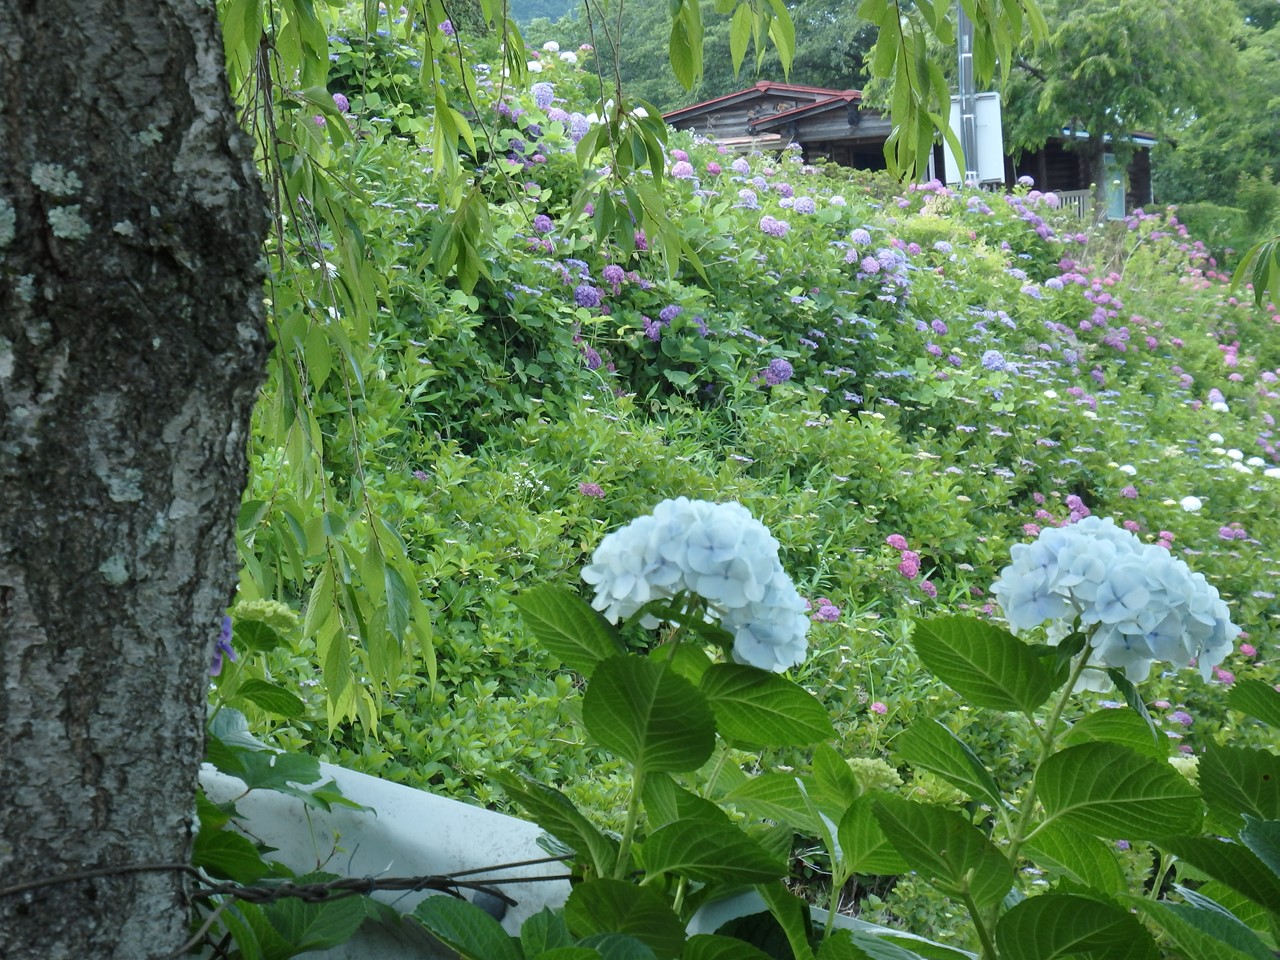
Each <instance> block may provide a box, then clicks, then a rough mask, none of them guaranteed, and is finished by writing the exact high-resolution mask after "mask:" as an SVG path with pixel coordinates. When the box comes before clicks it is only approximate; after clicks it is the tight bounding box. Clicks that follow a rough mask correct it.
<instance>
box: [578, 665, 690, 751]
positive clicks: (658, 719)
mask: <svg viewBox="0 0 1280 960" xmlns="http://www.w3.org/2000/svg"><path fill="white" fill-rule="evenodd" d="M582 719H583V722H584V723H585V724H586V727H587V731H588V732H589V733H590V734H591V736H592V737H593V738H595V740H596V741H597V742H598V743H599V744H600V745H601V746H603V747H605V748H607V749H609V750H612V751H613V752H614V753H616V754H618V755H619V756H620V757H622V758H623V759H625V760H628V761H630V762H631V763H632V764H634V765H635V767H636V769H637V770H639V771H643V772H645V773H648V772H650V771H652V770H665V771H667V772H670V773H678V772H681V771H687V770H696V769H698V767H700V766H702V764H703V763H704V762H705V761H706V759H707V758H708V757H709V756H711V751H712V749H713V748H714V747H715V719H714V717H713V715H712V713H711V708H710V707H709V706H708V705H707V702H706V700H705V698H704V697H703V696H702V694H701V693H699V692H698V688H697V687H695V686H694V685H693V684H691V683H690V682H689V681H688V680H686V679H685V678H684V677H682V676H680V675H679V674H678V673H676V672H675V671H674V670H671V669H670V668H669V667H668V666H667V665H666V664H660V663H652V662H650V661H648V660H646V659H644V658H643V657H638V656H635V655H633V654H623V655H620V656H615V657H610V658H609V659H608V660H605V661H603V662H602V663H601V664H600V665H599V666H598V667H596V669H595V672H594V673H592V675H591V682H590V683H589V684H588V686H587V692H586V695H585V696H584V697H583V698H582Z"/></svg>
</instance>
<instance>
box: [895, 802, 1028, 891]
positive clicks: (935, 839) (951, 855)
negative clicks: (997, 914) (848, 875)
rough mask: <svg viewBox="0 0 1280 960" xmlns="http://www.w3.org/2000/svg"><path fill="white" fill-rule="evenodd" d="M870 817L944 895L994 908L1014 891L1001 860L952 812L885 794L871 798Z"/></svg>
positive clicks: (981, 836)
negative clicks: (873, 816)
mask: <svg viewBox="0 0 1280 960" xmlns="http://www.w3.org/2000/svg"><path fill="white" fill-rule="evenodd" d="M872 811H873V812H874V813H875V817H876V820H877V822H878V823H879V824H880V829H882V830H883V831H884V832H885V836H887V837H888V838H889V841H890V842H891V843H892V844H893V845H894V848H895V849H896V850H897V851H898V853H900V854H901V855H902V858H903V859H904V860H906V861H907V863H908V864H909V865H910V866H911V867H912V869H914V870H916V871H918V872H919V873H920V874H921V875H922V876H924V877H925V879H927V880H929V881H930V882H931V883H932V884H933V885H934V886H936V887H937V888H938V889H939V890H941V891H942V892H943V893H946V894H948V895H949V896H955V897H961V896H969V897H971V898H972V899H973V901H974V903H976V904H977V905H978V906H979V907H992V906H995V905H996V904H997V903H999V902H1000V901H1001V900H1003V899H1004V897H1005V895H1006V894H1007V893H1008V892H1009V890H1010V888H1012V886H1013V867H1012V866H1010V864H1009V861H1008V860H1007V859H1005V856H1004V854H1003V853H1001V852H1000V851H999V850H998V849H997V848H996V846H995V845H994V844H993V843H992V842H991V841H990V840H988V839H987V837H986V836H985V835H984V834H983V833H982V831H980V830H979V829H978V828H977V827H975V826H974V825H973V824H971V823H970V822H969V821H968V820H966V819H965V818H964V817H963V816H961V815H960V814H959V813H957V812H956V811H954V810H947V809H944V808H942V807H934V806H928V805H926V804H922V803H915V802H914V801H911V800H903V799H901V798H899V797H893V796H890V795H888V794H882V795H880V796H878V797H876V798H874V800H873V801H872Z"/></svg>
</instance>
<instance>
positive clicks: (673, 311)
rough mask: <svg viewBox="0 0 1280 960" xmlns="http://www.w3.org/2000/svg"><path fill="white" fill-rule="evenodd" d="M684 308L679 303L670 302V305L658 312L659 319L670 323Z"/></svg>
mask: <svg viewBox="0 0 1280 960" xmlns="http://www.w3.org/2000/svg"><path fill="white" fill-rule="evenodd" d="M683 310H684V307H682V306H680V305H679V304H675V303H672V304H669V305H668V306H665V307H663V308H662V310H661V311H660V312H659V313H658V319H660V320H661V321H662V322H663V323H670V322H671V321H672V320H674V319H675V318H676V317H678V316H680V314H681V312H683Z"/></svg>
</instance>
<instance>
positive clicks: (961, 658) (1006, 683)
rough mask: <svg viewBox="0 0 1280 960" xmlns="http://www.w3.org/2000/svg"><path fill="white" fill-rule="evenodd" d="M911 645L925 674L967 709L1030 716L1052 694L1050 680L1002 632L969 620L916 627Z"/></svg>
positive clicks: (1024, 649)
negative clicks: (964, 702) (969, 706)
mask: <svg viewBox="0 0 1280 960" xmlns="http://www.w3.org/2000/svg"><path fill="white" fill-rule="evenodd" d="M912 645H913V646H914V647H915V650H916V653H917V654H919V656H920V659H921V660H922V661H923V662H924V665H925V666H926V667H927V668H928V669H929V671H930V672H931V673H932V674H933V675H934V676H936V677H937V678H938V679H939V680H941V681H942V682H943V683H945V684H946V685H947V686H949V687H951V688H952V689H953V690H955V691H956V693H958V694H960V695H961V696H962V697H964V698H965V699H966V700H967V701H968V702H969V703H971V704H973V705H974V706H977V707H987V708H988V709H991V710H1010V711H1019V712H1022V713H1030V712H1031V711H1033V710H1035V709H1036V707H1038V706H1040V705H1041V704H1042V703H1044V702H1045V701H1046V700H1047V699H1049V694H1051V693H1052V692H1053V689H1054V687H1053V678H1052V677H1051V675H1050V674H1049V671H1048V670H1047V669H1046V668H1045V666H1044V664H1042V663H1041V662H1040V659H1039V658H1038V657H1037V656H1036V655H1035V654H1034V653H1032V652H1031V649H1030V648H1029V647H1028V646H1027V645H1026V644H1025V643H1023V642H1022V641H1021V640H1019V639H1018V638H1017V637H1015V636H1014V635H1013V634H1011V633H1009V632H1008V631H1006V630H1001V629H1000V628H999V627H997V626H994V625H992V624H989V623H983V622H981V621H980V620H974V619H972V618H970V617H941V618H938V619H936V620H918V621H916V625H915V631H914V633H913V634H912Z"/></svg>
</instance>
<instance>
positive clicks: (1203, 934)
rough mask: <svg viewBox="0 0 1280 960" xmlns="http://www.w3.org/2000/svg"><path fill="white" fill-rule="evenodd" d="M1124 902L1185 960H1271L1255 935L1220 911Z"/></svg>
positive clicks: (1141, 900) (1141, 899) (1144, 901)
mask: <svg viewBox="0 0 1280 960" xmlns="http://www.w3.org/2000/svg"><path fill="white" fill-rule="evenodd" d="M1124 902H1125V903H1127V904H1129V906H1130V907H1132V908H1134V909H1135V910H1137V911H1138V912H1139V913H1141V914H1142V915H1143V916H1145V917H1146V918H1147V919H1148V920H1149V921H1151V923H1153V924H1154V925H1155V926H1156V927H1157V928H1158V929H1160V930H1161V931H1163V932H1164V934H1165V935H1166V936H1167V937H1168V938H1169V940H1170V941H1172V944H1173V946H1174V947H1176V948H1177V950H1178V953H1179V954H1180V955H1181V956H1182V957H1184V958H1185V960H1275V955H1274V954H1273V953H1272V952H1271V951H1270V950H1269V949H1267V947H1266V946H1265V945H1264V944H1263V943H1262V941H1261V940H1259V939H1258V935H1257V934H1255V933H1254V932H1253V931H1252V930H1250V929H1249V928H1248V927H1246V926H1245V925H1244V924H1243V923H1241V922H1240V921H1239V920H1237V919H1235V918H1234V917H1232V916H1230V915H1229V914H1227V913H1225V912H1223V911H1220V910H1212V909H1205V908H1203V907H1193V906H1191V905H1190V904H1182V903H1177V904H1175V903H1169V902H1168V901H1166V900H1160V901H1153V900H1149V899H1147V898H1146V897H1138V896H1127V897H1125V898H1124Z"/></svg>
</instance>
